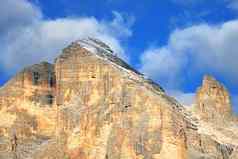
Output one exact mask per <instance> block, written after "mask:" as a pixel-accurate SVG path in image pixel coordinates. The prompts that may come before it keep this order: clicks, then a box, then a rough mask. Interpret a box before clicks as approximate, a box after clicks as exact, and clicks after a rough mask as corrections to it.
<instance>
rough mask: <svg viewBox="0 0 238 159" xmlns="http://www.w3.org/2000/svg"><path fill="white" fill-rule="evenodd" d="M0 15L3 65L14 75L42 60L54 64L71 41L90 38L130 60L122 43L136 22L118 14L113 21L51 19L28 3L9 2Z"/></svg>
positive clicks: (18, 0)
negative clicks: (97, 39)
mask: <svg viewBox="0 0 238 159" xmlns="http://www.w3.org/2000/svg"><path fill="white" fill-rule="evenodd" d="M13 8H14V9H13ZM0 14H1V17H0V37H1V38H0V52H1V57H2V58H1V59H0V63H1V65H2V67H4V68H5V70H8V71H9V70H14V71H10V72H11V73H14V72H15V71H17V70H19V69H21V68H22V67H24V66H26V65H30V64H33V63H37V62H39V61H52V60H53V59H54V58H55V57H56V56H57V55H58V54H59V53H60V50H61V49H62V48H63V47H65V46H67V45H68V44H69V43H70V42H72V41H74V40H77V39H79V38H84V37H88V36H92V37H96V38H99V39H101V40H103V41H105V42H106V43H108V44H109V45H110V46H111V47H112V49H113V50H115V52H117V53H118V55H119V56H120V57H122V58H124V59H127V57H126V55H125V51H124V48H123V46H122V41H123V40H125V39H127V38H129V37H130V36H131V35H132V32H131V30H130V26H131V25H132V23H133V20H134V19H133V18H130V17H123V16H122V15H121V14H119V13H118V12H113V15H114V18H113V19H112V20H110V21H106V20H97V19H96V18H94V17H67V18H59V19H55V20H51V19H45V18H44V17H43V13H42V12H41V10H40V8H38V7H37V6H35V5H34V4H32V3H30V2H29V1H27V0H8V1H7V2H6V5H4V6H3V5H2V6H0Z"/></svg>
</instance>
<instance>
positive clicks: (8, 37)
mask: <svg viewBox="0 0 238 159" xmlns="http://www.w3.org/2000/svg"><path fill="white" fill-rule="evenodd" d="M3 3H5V5H1V6H0V12H1V15H2V16H1V18H0V45H1V48H0V52H1V59H0V74H1V78H0V84H1V85H2V84H3V83H4V82H6V81H7V80H8V79H9V78H10V77H11V76H12V75H14V74H15V73H16V72H17V71H19V70H21V69H22V68H23V67H25V66H26V65H30V64H33V63H37V62H39V61H43V60H44V61H45V60H46V61H53V59H54V58H55V57H56V56H57V55H58V54H59V53H60V50H61V49H62V48H64V47H65V46H67V45H68V44H69V43H70V42H71V41H74V40H76V39H78V38H82V37H86V36H93V37H96V38H99V39H101V40H103V41H105V42H106V43H108V44H109V45H110V46H111V47H112V48H113V49H114V50H115V51H116V52H117V53H118V55H119V56H120V57H122V58H123V59H125V60H127V61H128V63H130V64H131V65H132V66H134V67H135V68H137V69H138V70H140V71H141V72H143V73H145V74H146V75H148V76H149V77H151V78H152V79H154V80H155V81H157V82H158V83H159V84H160V85H162V87H164V88H165V89H166V90H167V91H168V93H169V94H171V95H173V96H176V97H177V98H178V99H179V100H180V101H181V102H184V103H185V104H188V103H191V100H192V99H193V96H194V92H195V91H196V88H197V87H198V86H200V84H201V80H202V77H203V76H204V74H211V75H213V76H215V77H216V78H217V79H218V80H219V81H221V82H223V83H224V84H225V85H226V86H227V88H228V89H229V91H230V92H231V95H232V100H233V102H234V103H235V104H234V105H237V107H238V69H237V66H238V64H237V62H236V59H238V45H237V42H238V19H237V17H238V0H213V1H205V0H166V1H165V0H160V1H153V0H144V1H142V0H141V1H135V0H130V1H127V0H50V1H49V0H29V1H28V0H8V1H4V2H3ZM236 103H237V104H236ZM236 109H238V108H236Z"/></svg>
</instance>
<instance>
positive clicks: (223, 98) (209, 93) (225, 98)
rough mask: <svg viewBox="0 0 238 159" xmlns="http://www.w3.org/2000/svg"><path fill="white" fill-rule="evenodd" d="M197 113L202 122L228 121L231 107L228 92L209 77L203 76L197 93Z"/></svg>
mask: <svg viewBox="0 0 238 159" xmlns="http://www.w3.org/2000/svg"><path fill="white" fill-rule="evenodd" d="M196 104H197V111H198V113H199V114H200V115H201V117H202V118H203V119H204V120H214V121H215V120H219V121H220V119H225V120H229V119H230V118H231V117H232V107H231V101H230V95H229V92H228V91H227V90H226V88H225V87H224V86H223V85H222V84H220V83H219V82H218V81H216V80H215V79H214V78H213V77H211V76H205V77H204V79H203V83H202V86H201V87H200V88H199V89H198V91H197V97H196Z"/></svg>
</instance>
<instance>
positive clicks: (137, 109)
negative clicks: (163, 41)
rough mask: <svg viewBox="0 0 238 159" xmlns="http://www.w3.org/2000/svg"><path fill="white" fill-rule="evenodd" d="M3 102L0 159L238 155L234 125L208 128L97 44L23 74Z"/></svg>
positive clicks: (83, 43) (71, 49)
mask: <svg viewBox="0 0 238 159" xmlns="http://www.w3.org/2000/svg"><path fill="white" fill-rule="evenodd" d="M205 83H207V82H205ZM16 85H17V86H18V87H17V88H16ZM205 85H207V84H205ZM207 87H208V86H207ZM15 88H16V90H17V91H15ZM219 88H220V87H219ZM201 90H204V91H201V92H206V90H205V89H201ZM208 90H210V89H208ZM35 91H37V92H38V93H33V92H35ZM15 92H18V94H17V95H15V94H14V93H15ZM6 94H7V95H6ZM201 94H202V93H201ZM218 94H220V93H218ZM48 95H50V96H48ZM0 97H1V99H2V102H1V103H2V104H1V107H0V109H1V110H0V119H7V120H2V121H1V122H0V151H1V153H0V159H1V158H4V159H8V158H9V159H10V158H14V157H15V158H18V159H23V158H24V159H25V158H29V159H30V158H33V159H53V158H57V159H65V158H70V159H92V158H94V159H95V158H97V159H171V158H174V159H196V158H197V159H199V158H209V159H213V158H214V159H215V158H216V159H229V158H232V157H233V158H232V159H234V158H236V153H237V151H236V147H237V146H238V140H237V139H238V137H237V135H236V132H238V131H237V128H235V127H234V128H233V129H232V130H231V129H229V131H228V130H227V129H228V128H225V127H224V129H225V130H218V129H216V130H213V129H212V130H211V131H208V130H210V129H211V128H213V127H212V126H210V125H209V124H208V123H205V124H204V123H203V120H200V118H199V117H197V116H196V114H194V112H189V111H188V110H187V109H186V108H185V107H184V106H182V105H181V104H179V103H178V102H177V101H176V100H175V99H174V98H172V97H169V96H168V95H166V93H165V91H164V90H163V89H162V88H161V87H160V86H159V85H158V84H156V83H154V82H153V81H152V80H150V79H147V78H146V77H144V76H143V75H142V74H140V73H139V72H137V71H136V70H134V69H133V68H132V67H130V66H129V65H128V64H126V63H125V62H124V61H123V60H121V59H120V58H118V57H117V56H116V55H115V54H114V53H113V51H112V50H111V49H110V47H109V46H107V45H106V44H104V43H103V42H101V41H99V40H95V39H91V38H89V39H84V40H79V41H76V42H74V43H72V44H71V45H70V46H68V47H67V48H65V49H64V50H63V52H62V54H61V55H60V56H59V57H58V58H57V59H56V60H55V64H54V65H50V64H47V63H41V64H39V65H34V66H31V67H28V68H26V69H24V71H23V72H21V73H19V74H18V75H17V76H16V77H15V78H13V80H11V81H9V82H8V83H7V84H6V85H5V86H4V87H3V88H2V89H1V96H0ZM44 97H47V98H44ZM216 97H217V96H216ZM216 97H212V98H211V99H215V98H216ZM45 99H48V100H45ZM49 99H50V100H49ZM199 99H201V101H202V99H203V97H202V95H201V96H199ZM219 100H221V101H223V102H224V103H225V100H226V99H223V98H221V99H219ZM9 101H10V102H9ZM201 103H202V102H201ZM215 108H217V109H218V108H219V107H218V106H216V107H215ZM227 116H228V115H227ZM221 134H222V135H221ZM219 135H220V136H222V138H219Z"/></svg>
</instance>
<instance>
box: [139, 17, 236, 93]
mask: <svg viewBox="0 0 238 159" xmlns="http://www.w3.org/2000/svg"><path fill="white" fill-rule="evenodd" d="M237 41H238V20H233V21H229V22H226V23H224V24H222V25H208V24H201V25H197V26H192V27H188V28H185V29H177V30H175V31H174V32H173V33H172V34H171V35H170V38H169V41H168V44H167V45H166V46H162V47H152V48H151V47H150V48H148V49H146V50H145V52H144V53H143V55H142V56H141V63H142V66H141V70H142V72H144V73H145V74H146V75H148V76H150V77H153V79H157V81H159V83H161V84H162V86H164V87H165V88H167V89H176V90H177V89H180V88H181V87H182V86H181V85H183V84H184V83H183V82H184V81H186V78H187V77H194V78H195V77H196V76H198V75H201V74H204V73H208V74H219V75H220V76H223V77H226V79H227V81H229V82H230V83H233V84H237V83H238V76H237V74H238V69H237V67H238V64H237V59H238V45H237ZM186 85H188V83H186Z"/></svg>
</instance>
